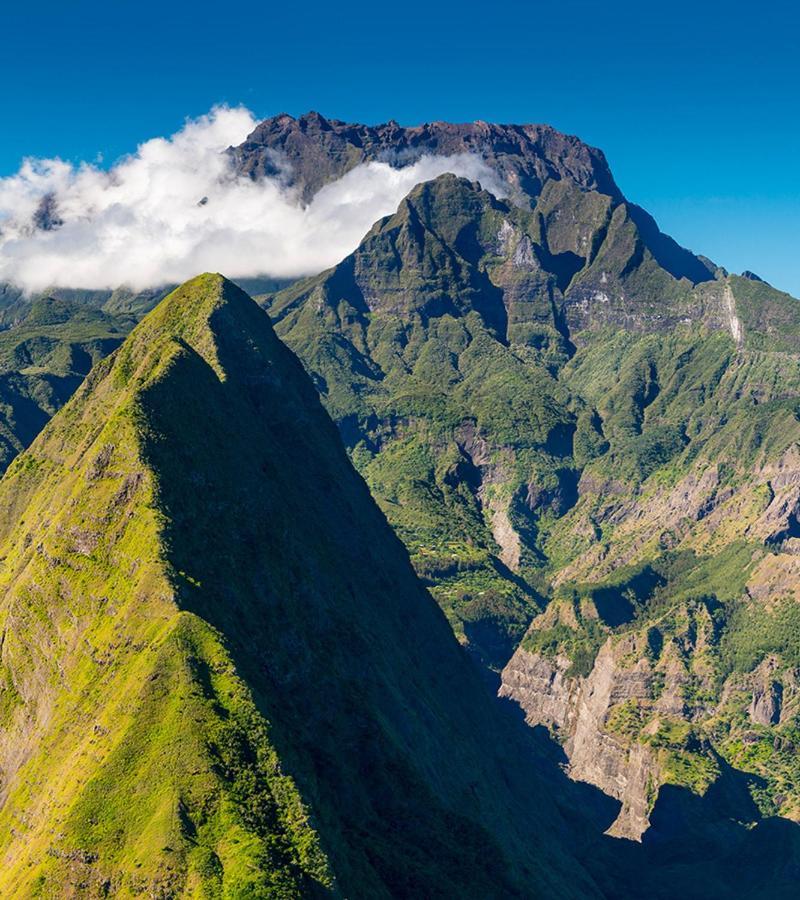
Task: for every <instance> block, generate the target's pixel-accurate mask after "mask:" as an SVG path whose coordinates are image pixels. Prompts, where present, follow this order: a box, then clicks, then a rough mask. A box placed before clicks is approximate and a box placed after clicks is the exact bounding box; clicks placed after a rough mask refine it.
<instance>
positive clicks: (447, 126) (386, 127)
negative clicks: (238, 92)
mask: <svg viewBox="0 0 800 900" xmlns="http://www.w3.org/2000/svg"><path fill="white" fill-rule="evenodd" d="M232 153H233V156H234V160H235V162H236V166H237V168H238V170H239V171H240V172H242V173H243V174H247V175H250V176H251V177H262V176H264V175H275V174H278V173H279V172H283V173H284V174H285V164H288V165H289V166H290V167H291V175H290V176H289V177H290V180H291V182H292V183H294V184H297V185H299V186H300V187H301V189H302V193H303V196H304V197H305V199H307V200H308V199H310V198H311V197H312V196H313V195H314V194H315V193H316V191H317V190H319V188H320V187H322V186H323V185H324V184H326V183H327V182H328V181H332V180H334V179H336V178H339V177H341V176H342V175H344V174H345V172H347V171H349V170H350V169H352V168H353V167H354V166H356V165H358V164H359V163H362V162H369V161H371V160H388V161H390V162H392V163H394V164H396V165H405V164H407V163H409V162H413V161H415V160H416V159H418V158H419V157H420V156H422V155H423V154H430V153H432V154H437V155H442V156H447V155H452V154H456V153H477V154H478V155H480V156H481V157H482V158H483V159H485V160H486V162H487V163H488V164H489V165H490V166H492V167H493V168H496V170H497V171H498V173H499V174H500V176H501V177H502V178H503V179H504V180H505V181H506V182H507V183H508V184H509V187H510V190H511V192H512V196H513V197H514V199H515V200H516V201H517V202H520V203H523V204H527V203H528V202H529V200H530V198H531V197H535V196H536V195H537V194H538V193H539V192H540V191H541V190H542V187H543V186H544V184H545V183H546V182H548V181H551V180H561V179H568V180H570V181H572V182H574V183H575V184H577V185H579V186H580V187H581V188H582V189H583V190H595V191H600V192H601V193H604V194H608V195H610V196H613V197H616V198H619V197H621V193H620V191H619V188H618V187H617V186H616V184H615V182H614V179H613V177H612V175H611V171H610V169H609V167H608V163H607V162H606V159H605V156H604V155H603V153H602V151H600V150H597V149H596V148H593V147H590V146H588V145H587V144H585V143H583V142H582V141H581V140H579V139H578V138H576V137H573V136H571V135H566V134H562V133H561V132H559V131H556V130H555V129H554V128H551V127H550V126H549V125H497V124H492V123H489V122H480V121H479V122H470V123H464V124H454V123H450V122H430V123H426V124H424V125H418V126H414V127H403V126H401V125H398V124H397V122H394V121H390V122H387V123H385V124H383V125H359V124H351V123H347V122H342V121H339V120H338V119H326V118H324V117H323V116H321V115H320V114H319V113H317V112H309V113H306V114H305V115H303V116H300V117H299V118H293V117H292V116H289V115H286V114H282V115H279V116H275V117H273V118H271V119H267V120H265V121H264V122H262V123H260V124H259V125H258V126H257V127H256V129H255V130H254V131H253V133H252V134H250V135H249V136H248V138H247V140H246V141H245V142H244V143H243V144H241V145H240V146H238V147H236V148H234V149H233V150H232Z"/></svg>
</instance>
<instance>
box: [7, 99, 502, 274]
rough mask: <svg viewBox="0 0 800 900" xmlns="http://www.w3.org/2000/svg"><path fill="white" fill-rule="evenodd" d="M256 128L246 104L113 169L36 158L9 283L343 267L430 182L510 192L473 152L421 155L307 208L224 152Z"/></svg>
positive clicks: (10, 183) (19, 189)
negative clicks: (237, 167)
mask: <svg viewBox="0 0 800 900" xmlns="http://www.w3.org/2000/svg"><path fill="white" fill-rule="evenodd" d="M256 124H257V120H256V119H255V118H254V117H253V115H252V113H251V112H250V111H249V110H247V109H244V108H241V107H240V108H229V107H217V108H215V109H212V110H211V111H210V112H209V113H208V114H207V115H205V116H202V117H200V118H198V119H193V120H189V121H187V122H186V124H185V125H184V127H183V128H182V129H181V130H180V131H178V132H177V133H176V134H173V135H171V136H169V137H157V138H153V139H151V140H148V141H146V142H144V143H143V144H141V145H140V146H139V147H138V148H137V149H136V151H135V152H134V153H132V154H131V155H129V156H127V157H125V158H123V159H121V160H119V161H118V162H116V163H115V164H114V165H112V166H111V167H110V168H107V169H106V168H103V167H102V166H101V165H99V164H97V163H81V164H77V165H76V164H73V163H70V162H65V161H63V160H60V159H26V160H25V161H24V162H23V164H22V166H21V167H20V169H19V171H18V172H17V173H16V174H15V175H12V176H9V177H6V178H2V179H0V282H10V283H13V284H16V285H18V286H20V287H22V288H24V289H26V290H27V291H30V292H37V291H42V290H44V289H46V288H48V287H52V286H59V287H74V288H91V289H101V288H114V287H119V286H123V285H124V286H127V287H130V288H132V289H134V290H142V289H144V288H148V287H156V286H159V285H164V284H171V283H175V282H180V281H184V280H186V279H187V278H190V277H192V276H193V275H196V274H197V273H198V272H203V271H218V272H222V273H224V274H225V275H227V276H228V277H230V278H237V277H238V278H245V277H255V276H259V275H265V276H273V277H280V278H293V277H299V276H302V275H308V274H313V273H316V272H319V271H322V270H323V269H325V268H328V267H329V266H331V265H334V264H335V263H337V262H339V261H340V260H341V259H343V258H344V257H345V256H346V255H347V254H348V253H350V252H351V251H352V250H354V249H355V248H356V247H357V246H358V243H359V242H360V240H361V239H362V238H363V236H364V235H365V234H366V232H367V231H368V230H369V229H370V227H371V226H372V225H373V223H374V222H375V221H377V220H378V219H380V218H381V217H383V216H386V215H389V214H391V213H393V212H394V211H395V210H396V208H397V206H398V204H399V203H400V201H401V200H402V199H403V197H405V196H406V194H408V192H409V191H410V190H411V189H412V188H413V187H414V185H416V184H419V183H420V182H423V181H428V180H430V179H432V178H436V177H438V176H439V175H441V174H444V173H445V172H451V173H453V174H456V175H460V176H463V177H466V178H469V179H470V180H472V181H480V182H481V183H482V184H483V186H484V187H486V188H487V189H488V190H491V191H492V193H494V194H496V195H498V196H502V195H503V193H504V191H503V186H502V185H501V184H500V183H499V182H498V179H497V177H496V175H495V174H494V173H493V172H492V171H491V170H490V169H489V168H488V166H486V164H485V163H484V162H483V161H482V160H481V159H480V158H479V157H477V156H474V155H469V154H460V155H456V156H449V157H445V156H423V157H421V158H420V159H418V160H417V161H416V162H414V163H413V164H411V165H407V166H404V167H402V168H395V167H393V166H392V165H389V164H388V163H384V162H370V163H366V164H363V165H360V166H357V167H356V168H355V169H353V170H351V171H350V172H348V173H347V174H346V175H344V176H343V177H342V178H340V179H339V180H338V181H335V182H333V183H331V184H329V185H327V186H325V187H324V188H322V189H321V190H320V191H319V192H318V193H317V194H316V195H315V196H314V198H313V199H312V201H311V202H310V203H309V204H308V205H306V206H304V205H303V204H302V203H301V201H300V198H299V196H298V193H297V191H295V190H294V189H292V188H289V187H287V186H286V183H285V179H282V178H280V177H276V178H267V179H263V180H261V181H258V182H254V181H252V180H251V179H250V178H247V177H242V176H237V174H236V173H235V172H234V171H233V169H232V165H231V161H230V158H229V156H228V155H227V154H226V153H225V152H224V151H225V150H226V148H228V147H229V146H232V145H236V144H239V143H241V142H242V141H243V140H244V139H245V138H246V137H247V135H248V134H249V133H250V132H251V131H252V130H253V128H254V127H255V125H256Z"/></svg>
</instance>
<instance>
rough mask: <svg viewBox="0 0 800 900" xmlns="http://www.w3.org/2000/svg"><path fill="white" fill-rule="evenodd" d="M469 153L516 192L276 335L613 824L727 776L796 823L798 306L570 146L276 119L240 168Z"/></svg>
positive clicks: (299, 308) (430, 223)
mask: <svg viewBox="0 0 800 900" xmlns="http://www.w3.org/2000/svg"><path fill="white" fill-rule="evenodd" d="M392 146H395V147H397V148H399V149H400V150H402V153H400V154H399V155H398V156H395V157H390V155H389V150H390V148H391V147H392ZM466 148H468V149H470V150H472V151H474V152H477V153H480V154H481V155H482V156H483V157H484V159H486V160H487V161H488V162H489V163H490V164H492V165H494V166H495V168H496V169H497V171H498V172H499V173H500V174H501V175H502V176H503V177H505V178H506V179H507V181H508V183H509V192H508V193H509V199H505V200H503V199H498V198H496V197H493V196H492V195H490V194H488V193H486V192H485V191H483V190H482V189H481V187H480V186H479V185H477V184H470V183H468V182H466V181H463V180H459V179H457V178H455V177H453V176H442V177H441V178H439V179H437V180H436V181H434V182H431V183H428V184H425V185H421V186H419V187H418V188H416V189H415V190H414V191H413V192H412V193H411V195H410V196H409V197H408V198H407V199H406V200H405V201H404V202H403V204H401V207H400V208H399V210H398V211H397V213H396V214H395V215H394V216H391V217H389V218H387V219H385V220H383V221H381V222H379V223H377V224H376V225H375V227H374V228H373V229H372V231H371V232H370V233H369V234H368V235H367V236H366V237H365V239H364V241H363V242H362V244H361V245H360V247H359V248H358V249H357V250H356V251H355V253H353V254H352V255H351V256H350V257H348V258H347V259H345V260H344V261H343V262H342V263H341V264H340V265H338V266H336V267H335V268H334V269H332V270H330V271H329V272H326V273H323V274H321V275H320V276H317V277H314V278H311V279H309V280H307V281H304V282H299V283H298V284H297V285H294V286H292V287H290V288H287V289H286V290H284V291H283V292H281V293H279V294H277V295H275V296H272V297H270V298H269V299H268V308H269V311H270V314H271V316H272V317H273V320H274V321H275V323H276V328H277V330H278V333H279V334H280V335H281V336H282V337H283V338H284V340H286V341H287V343H288V344H289V346H290V347H292V349H294V350H295V351H296V352H297V353H298V354H299V356H300V357H301V358H302V359H303V361H304V363H305V364H306V367H307V368H308V369H309V371H310V372H311V374H312V376H313V378H314V379H315V382H316V384H317V386H318V388H319V390H320V393H321V395H322V397H323V400H324V402H325V404H326V406H327V408H328V410H329V411H330V412H331V414H332V415H333V416H334V418H335V419H336V421H337V422H338V423H339V426H340V430H341V432H342V435H343V437H344V438H345V441H346V443H347V444H348V447H349V449H350V452H351V456H352V458H353V460H354V462H355V463H356V465H357V467H358V468H359V470H360V471H361V472H362V474H363V475H364V477H365V478H366V480H367V481H368V483H369V485H370V487H371V489H372V491H373V494H374V496H375V497H376V498H377V499H378V502H379V503H380V505H381V507H382V509H383V510H384V511H385V512H386V514H387V516H388V518H389V520H390V521H391V523H392V524H393V525H394V527H395V529H396V530H397V532H398V534H400V536H401V537H402V538H403V540H404V541H405V543H406V545H407V546H408V547H409V549H410V551H411V553H412V559H413V561H414V564H415V567H416V569H417V571H418V572H419V573H420V574H421V575H422V576H423V577H424V578H425V579H426V580H427V581H428V583H429V584H430V586H431V589H432V591H433V592H434V595H435V596H436V597H437V599H438V600H439V602H440V604H441V605H442V607H443V609H444V610H445V611H446V613H447V615H448V617H449V618H450V621H451V623H452V624H453V627H454V629H455V630H456V633H457V634H458V635H459V636H460V638H461V639H462V641H464V643H465V644H466V645H467V646H468V647H469V648H470V649H471V650H472V651H473V652H474V654H475V655H476V657H477V658H478V659H479V660H481V662H482V663H483V664H484V665H486V666H487V667H488V668H489V669H490V670H494V671H501V670H502V672H503V674H502V687H501V693H502V694H503V695H504V696H507V697H510V698H513V699H515V700H516V701H518V702H519V703H520V704H521V706H522V707H523V709H524V710H525V713H526V716H527V719H528V721H529V722H530V723H531V724H546V725H548V726H549V727H550V728H551V729H552V731H553V733H554V734H556V735H557V736H558V737H559V738H560V740H561V741H562V742H563V744H564V747H565V749H566V751H567V753H568V755H569V756H570V758H571V763H570V771H571V772H572V774H573V775H574V776H575V777H578V778H582V779H585V780H588V781H590V782H592V783H594V784H596V785H598V786H599V787H601V788H602V789H603V790H605V791H606V792H608V793H609V794H611V795H612V796H614V797H617V798H618V799H620V800H622V801H623V803H624V805H623V811H622V814H621V816H620V818H619V819H618V821H617V823H616V824H615V826H614V828H613V829H612V831H613V833H616V834H620V835H625V836H628V837H635V838H639V837H640V836H641V835H642V833H643V831H644V829H645V828H646V827H647V824H648V821H649V812H650V811H651V810H652V808H653V804H654V802H655V798H656V797H657V796H658V792H659V788H660V787H661V786H662V785H665V784H680V785H683V786H686V787H688V788H690V789H691V790H694V791H696V792H697V793H698V794H701V795H702V794H705V793H706V792H707V790H708V787H709V785H711V784H712V783H713V782H714V780H715V779H716V778H717V777H718V775H719V772H720V771H721V766H722V765H723V764H724V765H730V766H732V767H734V768H735V769H736V770H739V771H742V772H744V773H747V774H748V777H750V781H749V785H750V791H751V795H752V797H753V798H755V801H756V803H757V806H758V809H759V810H760V814H761V815H774V814H779V815H783V816H787V817H789V818H795V817H797V816H798V809H799V807H798V804H799V803H800V795H798V794H797V792H796V789H795V787H794V785H795V781H796V771H795V768H796V764H795V758H796V755H795V752H794V748H795V745H796V743H797V740H798V736H800V735H798V732H797V721H796V719H795V705H794V700H793V698H794V695H795V683H796V678H797V675H796V667H797V666H799V665H800V657H798V655H797V646H798V645H797V639H796V633H797V613H796V610H797V608H798V607H797V599H798V598H797V596H796V595H797V589H798V580H797V563H796V560H797V556H796V548H795V546H794V545H795V543H800V541H798V538H800V525H798V521H799V520H798V511H800V476H798V474H797V455H798V440H799V439H800V424H798V423H799V421H800V414H799V413H798V410H799V409H800V380H799V379H798V374H800V372H799V369H798V364H799V363H800V357H798V355H797V354H798V351H800V343H799V338H800V306H798V302H797V301H796V300H794V299H793V298H791V297H789V296H788V295H786V294H783V293H781V292H780V291H778V290H775V289H774V288H772V287H771V286H769V285H768V284H766V283H764V282H762V281H761V280H759V279H758V278H757V277H756V276H753V275H752V274H751V273H746V274H745V275H744V276H735V275H731V274H729V273H727V272H725V271H724V270H722V269H720V268H718V267H716V266H714V264H713V263H711V262H710V261H708V260H706V259H704V258H702V257H697V256H694V255H693V254H691V253H689V252H688V251H686V250H684V249H683V248H681V247H679V246H678V245H677V244H675V242H674V241H672V240H671V239H670V238H668V237H666V236H665V235H663V234H662V233H660V232H659V230H658V228H657V227H656V225H655V223H654V222H653V220H652V219H651V218H650V217H649V216H647V214H646V213H644V212H643V211H642V210H640V209H638V208H637V207H636V206H634V205H632V204H630V203H628V202H627V201H626V200H625V198H624V197H622V195H621V194H620V192H619V190H618V189H617V188H616V186H615V185H614V182H613V179H612V178H611V176H610V174H609V173H608V168H607V166H606V164H605V161H604V159H603V157H602V154H600V153H599V152H598V151H594V150H592V149H591V148H588V147H586V146H585V145H581V144H580V142H575V140H574V139H570V138H566V137H564V136H556V135H554V134H553V133H552V132H551V131H550V130H548V129H541V128H538V127H528V126H526V127H525V128H506V127H505V126H487V125H483V124H481V123H478V124H476V125H472V126H449V125H444V124H434V125H431V126H425V127H423V128H419V129H402V128H399V126H394V125H388V126H382V127H378V128H366V127H357V126H346V125H344V124H343V123H338V122H326V121H325V120H324V119H321V118H320V117H318V116H314V115H312V116H309V117H303V118H302V119H300V120H293V119H289V118H287V117H279V118H277V119H275V120H270V121H269V122H266V123H264V124H263V125H262V126H260V127H259V128H258V129H257V131H256V132H255V133H254V134H253V135H252V136H251V137H250V139H248V141H247V142H246V143H245V144H243V145H242V146H241V147H240V148H237V149H236V150H235V151H234V152H235V155H236V158H237V160H238V162H239V165H240V166H241V167H242V170H243V171H246V172H249V173H252V174H254V175H257V174H258V172H260V171H262V169H263V170H264V171H266V169H264V167H265V166H266V164H267V163H266V162H265V161H268V160H272V162H273V163H274V164H275V165H280V166H283V169H282V171H284V172H286V173H289V174H287V176H286V177H287V178H290V179H294V182H295V183H296V184H298V185H299V186H300V187H301V189H302V190H304V191H306V192H308V191H313V189H314V188H315V187H317V186H318V181H315V180H314V179H315V178H317V179H320V178H321V179H323V180H324V179H330V178H333V177H335V176H336V175H338V174H339V173H341V172H342V171H344V170H346V169H347V168H348V167H349V166H352V165H355V164H356V163H357V162H359V161H363V160H368V159H376V158H393V159H394V160H395V163H396V164H404V162H405V161H407V160H409V159H413V158H415V157H416V156H418V155H420V154H421V153H424V152H441V153H452V152H458V151H461V150H464V149H466ZM320 157H324V158H325V159H326V160H328V163H326V166H327V167H326V166H322V165H321V164H319V158H320ZM533 160H536V162H535V163H534V162H533ZM259 167H261V168H259ZM526 631H527V634H526ZM523 635H525V636H524V638H523ZM512 654H513V655H512ZM587 698H591V702H589V699H587ZM755 815H756V816H757V815H759V813H756V814H755Z"/></svg>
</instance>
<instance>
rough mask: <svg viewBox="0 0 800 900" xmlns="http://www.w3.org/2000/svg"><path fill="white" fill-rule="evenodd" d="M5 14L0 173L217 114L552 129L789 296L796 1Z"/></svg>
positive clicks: (678, 232)
mask: <svg viewBox="0 0 800 900" xmlns="http://www.w3.org/2000/svg"><path fill="white" fill-rule="evenodd" d="M9 7H11V5H10V4H6V8H5V9H4V11H3V16H2V30H3V41H2V44H3V47H2V53H0V70H1V73H2V78H1V79H0V85H2V87H0V101H2V102H0V110H2V115H3V117H4V128H3V139H2V141H1V142H0V175H3V174H10V173H11V172H13V171H15V170H16V168H17V167H18V165H19V162H20V160H21V158H22V157H23V156H25V155H34V156H55V155H59V156H62V157H64V158H68V159H74V160H80V159H88V160H92V159H95V158H96V157H97V156H98V154H102V155H103V158H104V159H105V160H106V161H108V162H110V161H112V160H113V159H114V158H115V157H118V156H119V155H121V154H123V153H125V152H128V151H130V150H133V149H134V148H135V146H136V144H137V143H138V142H139V141H141V140H144V139H146V138H149V137H152V136H155V135H158V134H168V133H171V132H173V131H175V130H177V129H178V128H179V127H180V126H181V124H182V122H183V120H184V118H185V117H186V116H194V115H198V114H201V113H203V112H206V111H207V110H208V109H209V107H210V106H212V105H213V104H215V103H219V102H227V103H230V104H238V103H242V104H244V105H246V106H248V107H249V108H251V109H252V110H253V111H254V112H255V113H256V114H257V115H259V116H264V117H266V116H269V115H272V114H274V113H277V112H282V111H286V112H289V113H292V114H299V113H302V112H305V111H307V110H309V109H312V108H313V109H317V110H319V111H320V112H322V113H323V114H324V115H326V116H329V117H337V118H342V119H351V120H360V121H365V122H379V121H385V120H387V119H390V118H395V119H397V120H399V121H400V122H402V123H404V124H416V123H418V122H420V121H424V120H430V119H450V120H454V121H465V120H471V119H476V118H481V119H487V120H495V121H504V122H529V121H533V122H548V123H550V124H552V125H554V126H556V127H557V128H560V129H562V130H565V131H568V132H571V133H574V134H578V135H579V136H580V137H582V138H583V139H584V140H587V141H588V142H590V143H592V144H595V145H597V146H599V147H602V148H603V149H604V150H605V152H606V154H607V156H608V158H609V160H610V162H611V165H612V168H613V170H614V173H615V175H616V178H617V181H618V183H619V184H620V186H621V188H622V189H623V191H624V192H625V193H626V194H627V196H628V197H629V198H630V199H632V200H633V201H635V202H637V203H639V204H641V205H642V206H644V207H646V208H647V209H648V210H649V211H650V212H652V213H653V214H654V215H655V216H656V218H657V219H658V221H659V223H660V224H661V226H662V228H664V229H665V230H666V231H668V232H670V233H671V234H673V235H674V236H675V237H676V238H677V239H678V240H679V241H681V242H682V243H684V244H686V245H687V246H689V247H691V248H692V249H693V250H695V251H697V252H701V253H705V254H706V255H707V256H710V257H711V258H713V259H714V260H715V261H717V262H718V263H720V264H722V265H724V266H726V267H727V268H729V269H731V270H733V271H740V270H741V269H744V268H750V269H752V270H754V271H756V272H757V273H759V274H761V275H762V276H763V277H765V278H767V279H768V280H770V281H771V282H773V283H774V284H775V285H776V286H778V287H782V288H784V289H786V290H790V291H791V292H792V293H794V294H795V295H797V296H800V52H798V43H799V39H800V5H798V4H797V3H796V2H790V0H774V2H773V0H761V2H760V3H752V2H751V3H740V2H736V0H730V2H720V0H712V2H704V0H694V2H687V0H673V2H650V3H642V2H636V3H634V2H628V0H605V2H592V3H590V2H586V0H548V2H544V3H543V2H539V0H530V2H517V0H511V2H481V3H476V2H474V0H464V2H460V3H456V2H452V0H446V2H435V0H427V2H420V0H405V2H394V3H392V2H389V3H387V2H385V0H373V2H372V3H365V2H363V0H350V2H347V3H342V4H338V3H331V2H327V3H318V2H315V0H308V2H306V3H303V4H292V3H290V2H284V3H281V4H276V5H272V4H270V3H264V2H261V3H255V4H253V3H228V4H221V3H217V4H213V5H212V4H203V3H202V2H199V0H198V2H193V3H188V2H183V0H180V2H169V0H161V2H153V0H138V2H135V3H132V2H128V0H105V2H98V0H72V2H70V3H64V2H63V0H62V2H53V0H42V2H39V3H37V4H19V3H17V4H14V5H13V7H11V8H9Z"/></svg>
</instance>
